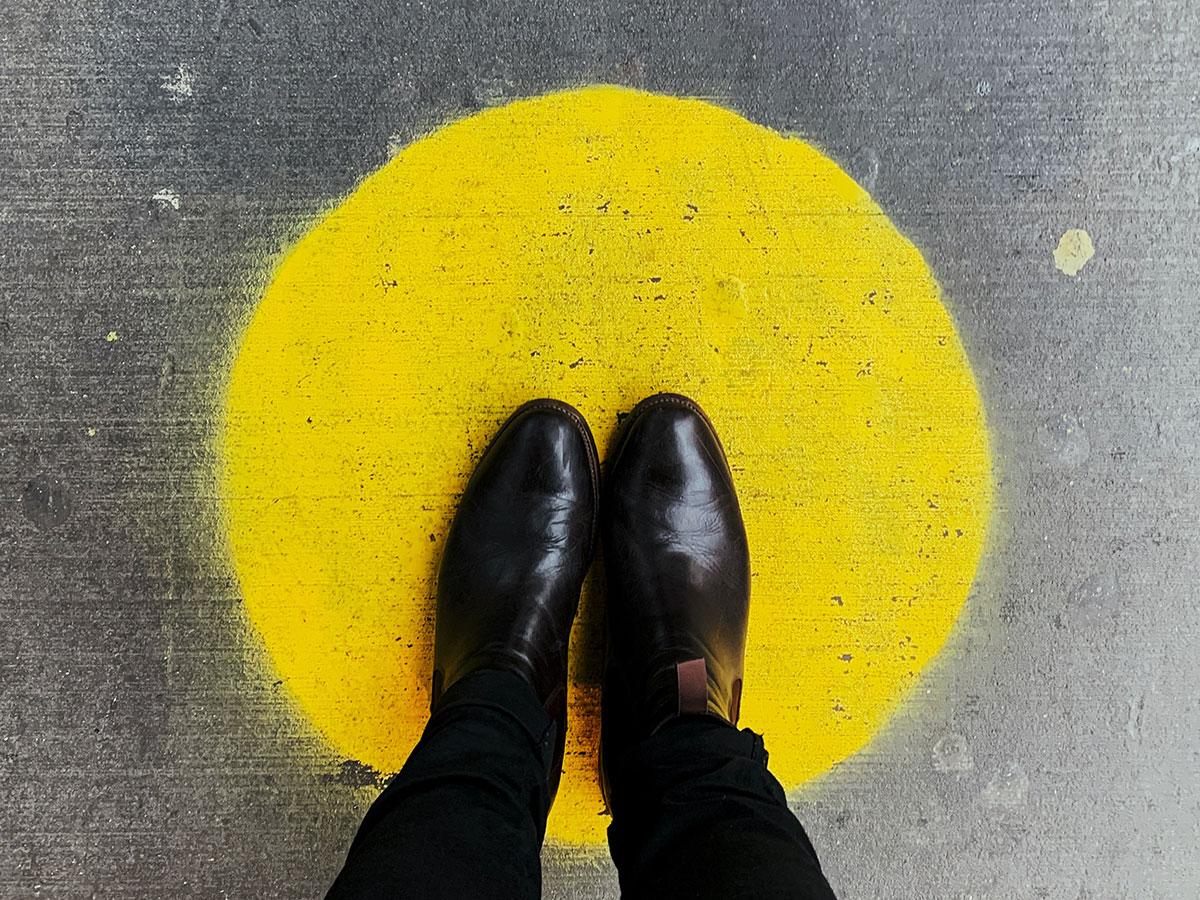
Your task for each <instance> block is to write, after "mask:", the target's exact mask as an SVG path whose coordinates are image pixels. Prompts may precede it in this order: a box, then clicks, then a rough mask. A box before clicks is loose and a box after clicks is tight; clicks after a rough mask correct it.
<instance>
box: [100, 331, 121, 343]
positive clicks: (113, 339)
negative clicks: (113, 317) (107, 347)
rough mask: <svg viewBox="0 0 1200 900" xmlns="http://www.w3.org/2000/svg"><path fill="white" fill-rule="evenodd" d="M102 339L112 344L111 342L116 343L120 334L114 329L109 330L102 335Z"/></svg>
mask: <svg viewBox="0 0 1200 900" xmlns="http://www.w3.org/2000/svg"><path fill="white" fill-rule="evenodd" d="M104 339H105V340H106V341H108V342H109V343H110V344H113V343H116V342H117V341H119V340H120V339H121V336H120V335H119V334H117V333H116V332H115V331H110V332H109V333H108V334H106V335H105V336H104Z"/></svg>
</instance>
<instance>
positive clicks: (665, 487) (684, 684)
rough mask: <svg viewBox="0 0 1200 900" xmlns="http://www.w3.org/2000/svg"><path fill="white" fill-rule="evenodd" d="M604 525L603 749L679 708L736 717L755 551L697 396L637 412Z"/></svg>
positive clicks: (613, 472)
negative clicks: (605, 641) (605, 651)
mask: <svg viewBox="0 0 1200 900" xmlns="http://www.w3.org/2000/svg"><path fill="white" fill-rule="evenodd" d="M601 521H602V526H601V527H602V532H603V539H604V565H605V577H606V579H607V582H608V607H607V615H608V663H607V667H606V675H605V684H604V698H603V736H602V755H604V756H606V757H608V758H612V754H613V752H614V751H615V752H618V753H619V752H623V745H626V744H628V742H630V741H636V740H640V739H641V738H644V737H646V736H647V735H649V734H651V733H653V732H654V731H655V730H656V729H658V728H659V727H660V726H661V725H662V724H663V723H664V722H666V721H667V720H669V719H671V718H672V717H674V716H678V715H686V714H707V715H711V716H717V717H719V718H721V719H724V720H725V721H727V722H729V723H730V724H736V723H737V720H738V708H739V706H740V704H741V694H742V665H743V657H744V656H745V648H746V626H747V617H748V610H749V602H750V554H749V550H748V548H747V545H746V531H745V528H744V526H743V524H742V516H741V511H740V509H739V507H738V501H737V495H736V493H735V492H734V487H733V478H732V476H731V475H730V472H729V466H728V464H727V463H726V461H725V454H724V451H723V450H722V448H721V442H720V441H719V440H718V438H717V434H716V431H715V430H714V429H713V426H712V423H711V422H709V420H708V418H707V417H706V416H705V415H704V413H703V412H702V411H701V409H700V407H699V406H697V405H696V403H695V402H693V401H692V400H689V399H688V398H686V397H682V396H679V395H678V394H658V395H656V396H653V397H650V398H647V399H646V400H643V401H642V402H641V403H639V404H638V405H637V406H636V407H635V408H634V410H633V412H632V413H631V414H630V416H629V419H628V420H627V422H626V426H625V432H624V435H623V437H622V438H621V441H620V443H619V446H618V448H617V450H616V452H615V454H614V455H613V457H612V459H611V462H610V466H609V471H608V475H607V487H606V493H605V508H604V511H603V515H602V520H601ZM605 774H606V775H607V774H609V773H605Z"/></svg>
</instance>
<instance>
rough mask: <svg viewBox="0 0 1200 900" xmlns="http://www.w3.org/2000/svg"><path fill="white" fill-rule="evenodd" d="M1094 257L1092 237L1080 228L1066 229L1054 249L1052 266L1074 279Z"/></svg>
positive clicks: (1094, 249) (1094, 250)
mask: <svg viewBox="0 0 1200 900" xmlns="http://www.w3.org/2000/svg"><path fill="white" fill-rule="evenodd" d="M1095 255H1096V248H1095V246H1093V244H1092V236H1091V235H1090V234H1088V233H1087V232H1086V231H1084V230H1083V229H1082V228H1068V229H1067V230H1066V231H1065V232H1063V236H1062V237H1060V238H1059V239H1058V246H1057V247H1055V248H1054V266H1055V268H1057V269H1058V271H1060V272H1062V273H1063V274H1064V275H1070V276H1071V277H1075V276H1076V275H1078V274H1079V272H1080V270H1082V269H1083V267H1084V266H1086V265H1087V263H1088V260H1089V259H1091V258H1092V257H1093V256H1095Z"/></svg>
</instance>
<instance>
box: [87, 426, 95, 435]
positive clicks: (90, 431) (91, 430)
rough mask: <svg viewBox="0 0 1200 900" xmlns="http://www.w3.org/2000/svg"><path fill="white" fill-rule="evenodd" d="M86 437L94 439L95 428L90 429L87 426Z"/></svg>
mask: <svg viewBox="0 0 1200 900" xmlns="http://www.w3.org/2000/svg"><path fill="white" fill-rule="evenodd" d="M87 436H88V437H95V436H96V429H95V428H93V427H91V426H89V427H88V429H87Z"/></svg>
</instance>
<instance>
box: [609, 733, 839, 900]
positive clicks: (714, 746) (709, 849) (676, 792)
mask: <svg viewBox="0 0 1200 900" xmlns="http://www.w3.org/2000/svg"><path fill="white" fill-rule="evenodd" d="M613 762H615V763H616V764H617V765H618V766H619V767H620V768H619V769H616V770H614V772H613V775H614V778H613V779H612V781H611V783H612V786H613V787H612V789H610V800H611V803H612V807H613V823H612V825H611V826H610V827H609V829H608V842H609V847H610V849H611V850H612V856H613V861H614V862H615V863H616V864H617V869H618V871H619V872H620V876H621V892H622V897H624V898H626V900H642V898H647V900H651V898H652V900H673V898H683V897H687V898H709V897H711V898H720V900H733V898H754V900H766V898H785V897H786V898H788V900H808V898H821V900H831V898H833V896H834V895H833V891H832V890H831V889H830V887H829V884H828V882H826V880H825V876H824V875H822V874H821V868H820V865H819V864H818V862H817V855H816V852H815V851H814V850H813V846H812V844H811V843H810V842H809V839H808V835H806V834H805V833H804V829H803V828H802V827H801V825H800V822H799V821H798V820H797V819H796V817H795V816H794V815H793V814H792V812H791V811H790V810H789V809H788V806H787V799H786V797H785V796H784V792H783V788H782V787H780V785H779V782H778V781H776V780H775V778H774V776H772V775H771V773H770V772H769V771H767V765H766V763H767V752H766V750H765V749H764V747H763V742H762V738H761V737H759V736H758V735H757V734H755V733H754V732H752V731H748V730H741V731H739V730H738V729H736V728H734V727H732V726H731V725H728V724H726V723H725V722H723V721H721V720H719V719H717V718H715V717H712V716H682V717H680V718H677V719H673V720H671V721H669V722H668V723H667V724H665V725H664V726H663V727H662V728H660V729H659V730H658V731H657V732H656V733H655V734H654V735H652V736H651V737H649V738H647V739H645V740H644V741H642V742H641V743H640V744H638V745H636V746H635V747H633V748H632V749H631V750H630V752H629V753H628V754H627V755H626V756H625V757H624V758H622V759H620V760H616V761H613Z"/></svg>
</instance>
